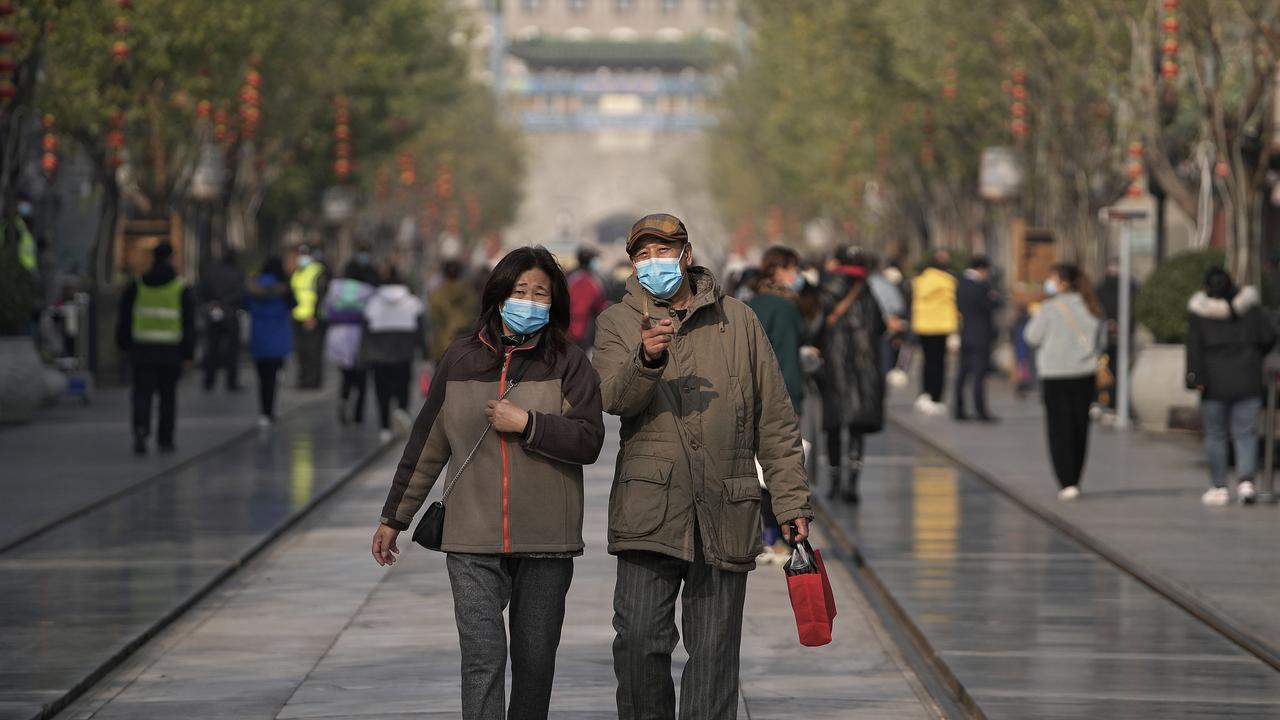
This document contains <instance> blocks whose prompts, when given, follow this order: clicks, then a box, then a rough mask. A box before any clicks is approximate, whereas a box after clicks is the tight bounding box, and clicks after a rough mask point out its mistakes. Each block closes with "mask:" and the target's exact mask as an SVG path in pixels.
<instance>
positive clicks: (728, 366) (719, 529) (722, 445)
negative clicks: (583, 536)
mask: <svg viewBox="0 0 1280 720" xmlns="http://www.w3.org/2000/svg"><path fill="white" fill-rule="evenodd" d="M690 279H691V280H692V281H693V282H694V288H695V297H694V299H693V301H692V302H691V303H690V305H689V307H688V310H687V313H686V314H685V317H684V319H683V320H682V319H680V318H679V317H678V316H677V315H676V314H674V313H672V311H671V308H670V306H669V305H668V304H667V303H664V302H661V301H657V300H654V299H653V298H651V297H649V296H647V295H646V294H645V293H644V290H642V289H641V288H640V285H639V283H638V282H637V281H636V278H635V277H634V275H633V276H632V277H631V278H630V279H629V280H628V281H627V295H626V297H625V298H624V300H623V302H622V303H620V304H618V305H614V306H612V307H610V308H609V309H608V310H605V311H604V313H603V314H601V315H600V318H599V320H598V324H597V334H596V344H595V355H594V357H593V358H592V364H594V365H595V367H596V371H597V372H598V373H599V375H600V390H601V399H602V401H603V403H604V409H605V412H608V413H612V414H614V415H618V416H620V417H621V418H622V447H621V449H620V450H619V451H618V460H617V465H616V467H615V470H614V480H613V490H612V493H611V495H610V499H609V552H611V553H618V552H621V551H624V550H648V551H651V552H657V553H661V554H664V555H670V556H674V557H678V558H682V559H684V560H688V561H692V560H693V557H694V546H693V543H694V527H695V520H696V524H697V528H698V530H699V533H700V535H701V538H702V543H703V553H704V555H705V557H706V558H707V560H708V562H710V563H712V564H713V565H715V566H717V567H720V568H722V569H725V570H734V571H743V572H745V571H747V570H751V569H752V568H754V567H755V557H756V555H757V554H758V553H759V552H760V549H761V547H760V485H759V482H758V480H757V476H756V466H755V460H756V457H757V456H758V457H759V459H760V464H761V465H762V466H763V467H764V477H765V482H766V483H767V484H768V487H769V492H770V494H771V495H772V498H773V510H774V513H775V514H776V515H777V516H778V521H779V522H780V523H783V524H785V523H787V522H788V521H791V520H794V519H796V518H799V517H805V518H809V517H812V516H813V511H812V509H811V508H810V506H809V488H808V485H807V483H806V480H805V470H804V453H803V450H802V449H801V445H800V431H799V427H798V425H797V422H796V414H795V410H794V409H793V407H792V405H791V398H790V396H789V395H788V394H787V387H786V384H785V383H784V382H783V380H782V373H781V371H780V370H779V369H778V361H777V360H776V359H775V358H774V355H773V350H772V349H771V348H770V345H769V340H768V338H767V337H766V336H765V334H764V329H763V328H762V327H761V325H760V321H759V320H758V319H757V318H756V315H755V313H753V312H752V311H751V309H750V308H748V307H747V306H746V305H744V304H743V303H742V302H740V301H738V300H736V299H734V298H732V297H726V296H725V295H724V293H723V292H721V290H720V287H719V285H718V284H717V283H716V281H715V278H714V277H712V275H711V273H710V272H709V271H707V270H706V269H705V268H699V267H695V268H692V269H691V270H690ZM646 302H647V304H648V307H649V314H650V317H652V318H653V321H654V322H658V321H661V320H664V319H667V318H671V320H672V321H673V323H674V325H675V328H676V333H675V338H674V340H673V341H672V344H671V346H670V348H669V349H668V351H667V352H666V354H665V355H664V356H663V358H661V359H660V361H659V362H660V366H659V367H652V368H651V367H648V366H646V364H645V363H644V362H643V358H642V354H641V353H642V350H641V346H640V325H641V321H642V318H643V315H644V309H645V305H646Z"/></svg>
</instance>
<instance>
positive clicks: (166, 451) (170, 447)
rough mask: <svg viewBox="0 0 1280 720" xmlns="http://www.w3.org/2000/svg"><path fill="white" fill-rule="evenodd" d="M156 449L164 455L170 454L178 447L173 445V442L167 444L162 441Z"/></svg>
mask: <svg viewBox="0 0 1280 720" xmlns="http://www.w3.org/2000/svg"><path fill="white" fill-rule="evenodd" d="M156 449H158V450H159V451H160V452H162V453H164V454H166V455H172V454H173V453H175V452H177V451H178V448H176V447H174V445H173V443H169V444H167V445H166V444H164V443H161V444H160V446H159V447H158V448H156Z"/></svg>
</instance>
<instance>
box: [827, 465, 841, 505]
mask: <svg viewBox="0 0 1280 720" xmlns="http://www.w3.org/2000/svg"><path fill="white" fill-rule="evenodd" d="M827 478H828V481H827V499H829V500H834V499H835V497H836V493H838V492H839V491H840V466H839V465H835V466H832V468H831V469H830V470H828V471H827Z"/></svg>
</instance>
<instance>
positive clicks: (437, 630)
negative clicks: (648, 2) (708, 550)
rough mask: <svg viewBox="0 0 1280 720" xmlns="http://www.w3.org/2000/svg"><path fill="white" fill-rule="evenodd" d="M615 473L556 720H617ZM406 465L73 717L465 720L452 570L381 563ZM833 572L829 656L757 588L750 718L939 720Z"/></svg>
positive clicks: (606, 464) (746, 698)
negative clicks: (612, 551)
mask: <svg viewBox="0 0 1280 720" xmlns="http://www.w3.org/2000/svg"><path fill="white" fill-rule="evenodd" d="M611 437H613V438H615V440H614V442H616V431H613V430H611ZM615 447H616V446H615ZM612 457H613V453H612V452H611V451H609V450H606V453H605V455H604V458H605V459H604V460H602V461H601V462H600V463H599V464H597V465H596V466H594V467H593V468H591V469H590V471H589V474H588V481H587V508H588V510H587V527H586V535H587V538H588V551H587V554H586V555H585V556H584V557H582V558H580V559H578V560H577V561H575V577H574V584H573V588H572V590H571V592H570V597H569V610H568V613H567V618H566V622H565V628H564V636H563V641H562V644H561V650H560V655H559V659H558V662H557V675H556V678H557V679H556V689H555V694H554V697H553V709H552V713H551V716H552V717H554V718H608V717H616V711H615V709H614V700H613V693H614V689H615V682H614V677H613V670H612V659H611V653H610V644H611V642H612V638H613V631H612V628H611V625H610V619H611V601H612V586H613V567H614V561H613V559H612V558H611V557H610V556H609V555H607V554H606V553H605V552H604V550H603V547H604V544H605V543H604V534H605V515H606V513H605V509H606V505H607V500H608V492H609V478H610V476H611V465H612ZM395 459H396V458H395V457H394V453H389V454H388V455H386V456H384V457H383V459H382V461H380V462H379V463H377V464H376V465H374V466H372V467H371V468H370V469H369V470H368V471H367V472H365V473H363V474H361V475H360V476H359V477H358V478H357V479H356V480H355V481H354V482H352V483H351V484H350V485H349V486H347V487H346V488H344V489H343V490H341V491H340V492H339V493H338V494H337V495H335V496H334V497H333V498H332V499H331V500H330V501H328V502H327V503H326V504H325V505H324V506H323V507H322V508H321V509H320V510H319V511H317V512H316V513H315V514H314V515H312V516H311V517H309V518H308V519H307V520H305V521H304V522H303V523H302V524H301V525H300V526H299V527H298V528H297V529H295V530H293V531H291V532H290V533H289V534H288V535H287V536H285V537H284V538H283V539H282V540H280V541H279V542H278V543H277V544H275V545H274V546H272V547H271V548H270V549H269V550H268V551H267V552H266V553H264V554H263V555H261V556H260V557H258V558H257V559H255V560H254V561H253V562H252V563H250V564H249V565H248V566H247V567H246V568H245V569H244V570H242V571H241V572H240V573H238V574H237V575H236V576H235V577H234V578H233V579H232V580H231V581H230V582H228V583H227V584H226V585H225V586H223V587H222V588H220V589H219V590H217V591H216V592H214V593H213V594H211V595H210V596H209V597H208V598H206V599H205V600H204V601H202V602H201V603H199V604H198V605H197V606H196V607H195V608H194V609H193V610H192V611H191V612H190V613H188V614H187V615H186V616H184V617H183V618H182V619H181V620H179V621H178V622H177V623H175V624H174V625H173V626H171V627H170V628H169V629H167V630H166V631H164V632H162V633H161V634H160V635H158V636H157V637H156V638H155V639H154V640H152V641H151V642H150V643H148V644H147V645H146V646H145V647H143V648H142V650H141V651H140V652H138V653H137V654H136V655H135V656H133V657H132V658H131V659H130V660H128V661H127V662H126V663H124V664H123V665H122V666H121V667H120V668H118V669H117V670H116V671H114V672H112V673H111V674H110V675H109V676H108V677H107V678H106V679H105V680H103V681H102V682H101V683H99V684H98V685H96V686H95V687H93V688H92V689H91V690H90V691H89V692H88V693H87V694H86V695H85V696H84V697H83V698H82V699H81V700H80V701H78V702H76V703H75V704H74V705H73V706H72V707H70V708H69V709H68V710H67V711H66V712H64V713H63V714H62V715H60V717H63V718H90V717H92V718H103V719H106V718H131V719H137V720H140V719H144V718H170V717H183V718H220V717H234V718H294V719H300V718H362V719H370V718H408V717H458V715H459V704H458V703H459V698H458V692H459V691H458V672H459V671H458V668H459V664H460V660H459V655H458V648H457V631H456V629H455V626H454V622H453V604H452V599H451V595H450V592H449V584H448V579H447V576H446V574H445V570H444V563H443V561H442V557H441V556H439V555H436V554H434V553H429V552H427V551H425V550H422V549H421V548H418V547H416V546H413V545H412V544H411V543H408V542H407V537H405V536H402V540H403V542H402V544H401V546H402V548H403V549H404V550H405V552H404V554H403V555H402V559H401V561H400V562H399V563H398V564H397V565H396V566H395V567H394V568H393V569H391V570H389V571H388V570H384V569H382V568H379V567H378V566H377V565H375V564H374V563H373V561H372V560H371V559H370V558H369V555H368V540H369V536H370V534H371V533H372V530H373V527H374V523H375V522H376V518H377V515H378V510H379V507H380V505H381V503H382V500H383V498H384V496H385V492H386V488H387V486H388V483H389V477H390V472H391V468H392V466H393V463H394V461H395ZM832 571H833V581H834V583H835V589H836V596H837V605H838V607H839V608H840V615H839V618H838V619H837V621H836V640H835V642H833V643H832V644H831V645H829V646H827V647H824V648H817V649H813V648H803V647H801V646H800V645H799V643H798V642H797V640H796V636H795V624H794V620H793V618H792V614H791V608H790V605H789V601H788V599H787V595H786V589H785V582H784V580H783V576H782V571H781V569H780V568H778V567H776V566H771V567H766V568H762V569H760V570H758V571H756V572H755V573H753V574H752V576H751V582H750V586H749V587H750V590H749V597H748V603H747V619H746V623H745V628H744V643H743V658H742V671H743V672H742V702H741V703H740V707H739V717H742V718H754V719H757V720H761V719H774V718H777V719H779V720H781V719H782V718H793V717H804V718H814V719H822V718H830V719H832V720H834V719H836V718H842V719H843V718H929V717H936V715H934V714H932V713H931V712H930V711H929V710H928V709H927V705H926V704H925V702H924V701H923V700H922V698H921V695H920V693H919V692H918V688H917V684H916V681H915V679H914V676H913V675H911V674H910V673H909V671H906V670H904V663H903V661H902V660H901V659H900V658H899V657H898V656H897V655H896V652H895V651H894V650H893V649H892V648H891V647H888V643H887V641H886V639H885V638H886V635H885V633H884V630H883V629H882V628H881V627H880V626H879V624H878V621H877V620H876V618H875V617H874V616H873V615H872V614H871V613H870V610H869V608H868V607H867V605H866V604H865V602H864V601H863V599H862V598H861V596H860V595H859V594H858V592H857V590H856V588H855V586H854V585H853V583H852V580H851V578H850V576H849V575H848V574H847V572H846V571H845V570H844V569H843V568H842V567H840V566H839V565H837V564H836V563H833V564H832ZM677 652H679V651H677ZM679 667H680V663H679V662H677V663H676V667H675V669H674V670H673V672H674V673H676V674H677V675H678V673H679Z"/></svg>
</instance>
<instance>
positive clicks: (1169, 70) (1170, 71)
mask: <svg viewBox="0 0 1280 720" xmlns="http://www.w3.org/2000/svg"><path fill="white" fill-rule="evenodd" d="M1160 74H1161V75H1164V76H1165V77H1166V78H1169V79H1170V80H1172V79H1173V78H1175V77H1177V76H1178V63H1176V62H1174V61H1172V60H1165V61H1164V63H1163V64H1161V65H1160Z"/></svg>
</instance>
